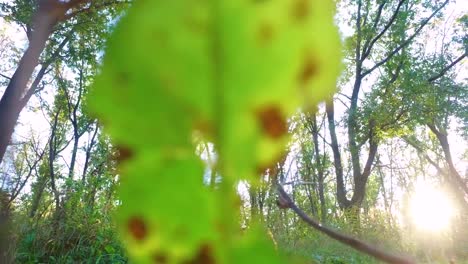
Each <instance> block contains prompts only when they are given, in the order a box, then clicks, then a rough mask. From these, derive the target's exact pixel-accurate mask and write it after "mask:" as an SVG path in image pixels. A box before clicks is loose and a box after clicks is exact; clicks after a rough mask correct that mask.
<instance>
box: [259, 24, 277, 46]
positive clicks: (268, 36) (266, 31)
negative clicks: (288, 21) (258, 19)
mask: <svg viewBox="0 0 468 264" xmlns="http://www.w3.org/2000/svg"><path fill="white" fill-rule="evenodd" d="M274 34H275V31H274V28H273V26H272V25H271V24H268V23H263V24H262V25H261V26H260V28H259V29H258V32H257V36H258V42H259V43H260V45H262V46H265V45H268V44H269V43H271V41H272V40H273V37H274Z"/></svg>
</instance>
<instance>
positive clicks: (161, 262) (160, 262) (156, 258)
mask: <svg viewBox="0 0 468 264" xmlns="http://www.w3.org/2000/svg"><path fill="white" fill-rule="evenodd" d="M168 260H169V258H168V257H167V254H164V253H163V252H156V253H155V254H154V255H153V262H154V263H156V264H165V263H168V262H169V261H168Z"/></svg>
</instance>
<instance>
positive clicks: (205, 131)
mask: <svg viewBox="0 0 468 264" xmlns="http://www.w3.org/2000/svg"><path fill="white" fill-rule="evenodd" d="M194 130H195V131H199V132H200V133H201V134H202V135H204V136H210V135H212V133H213V126H212V125H211V123H210V122H209V121H208V120H206V119H201V118H200V119H198V120H196V121H195V122H194Z"/></svg>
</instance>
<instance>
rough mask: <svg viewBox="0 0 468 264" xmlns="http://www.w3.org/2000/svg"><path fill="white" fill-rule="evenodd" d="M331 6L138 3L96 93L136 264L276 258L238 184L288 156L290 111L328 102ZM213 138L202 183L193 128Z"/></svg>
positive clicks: (333, 43)
mask: <svg viewBox="0 0 468 264" xmlns="http://www.w3.org/2000/svg"><path fill="white" fill-rule="evenodd" d="M339 50H340V48H339V39H338V35H337V31H336V28H335V27H334V25H333V4H332V2H331V1H325V2H320V3H319V2H314V1H307V0H296V1H196V2H194V1H170V2H167V1H136V2H135V3H134V5H133V7H132V8H131V9H130V10H129V11H128V14H127V15H126V16H125V17H124V18H122V20H121V21H120V23H119V25H118V26H117V27H116V29H115V32H114V34H113V36H112V38H111V39H110V41H109V44H108V50H107V53H106V57H105V59H104V67H103V69H102V74H101V75H100V76H99V77H98V78H97V80H96V84H95V91H94V93H93V94H92V96H90V100H91V104H92V107H93V109H94V110H95V111H96V112H97V113H98V114H99V116H100V117H101V119H102V120H103V121H104V123H105V127H106V129H107V131H108V132H109V133H110V134H111V136H112V138H113V140H114V142H115V143H116V144H117V145H119V146H120V153H121V157H122V158H123V157H124V156H128V157H130V160H128V161H126V162H125V163H124V164H123V166H121V177H122V179H121V188H120V198H121V199H122V206H121V208H120V209H119V211H118V214H117V217H116V219H117V221H118V223H119V227H120V231H121V234H122V237H123V238H124V241H125V243H126V245H127V248H128V249H129V253H130V256H131V257H132V259H133V260H135V261H137V262H138V263H149V262H152V261H153V262H154V261H156V262H158V263H179V262H184V261H192V262H196V263H201V262H203V263H205V262H216V263H245V262H254V263H280V262H281V258H279V257H278V256H277V254H276V253H274V250H273V247H272V245H271V242H269V240H268V239H266V238H265V236H261V235H258V234H257V233H258V232H262V231H261V228H260V229H259V228H251V229H249V231H248V232H247V233H246V234H243V235H241V234H240V227H239V225H238V221H237V220H236V219H238V205H236V204H237V198H236V195H235V193H236V189H235V188H234V186H235V184H236V182H237V181H239V180H241V179H247V180H251V181H252V180H253V179H254V175H256V174H257V172H258V171H259V170H261V169H263V168H267V167H270V166H271V165H272V164H275V162H276V160H277V159H279V158H281V155H282V153H283V151H284V148H285V143H286V142H287V140H288V136H287V132H288V125H287V118H288V117H289V116H290V115H292V114H293V113H294V112H295V111H296V110H297V109H298V107H301V106H302V107H306V108H309V107H314V106H315V104H316V103H317V102H319V101H320V100H323V99H325V98H326V97H329V96H330V95H331V93H332V92H333V90H334V87H335V78H336V77H337V75H338V70H339V67H338V65H339V61H340V56H339ZM194 133H197V134H198V135H201V136H202V138H204V139H206V140H209V141H211V142H213V143H214V144H215V147H216V151H217V153H218V154H219V159H218V164H217V169H218V171H219V172H220V174H221V175H222V180H221V183H220V186H219V188H217V189H216V190H210V189H208V187H207V186H205V185H204V184H203V177H204V173H203V166H202V163H201V162H200V160H199V157H198V156H197V155H196V154H195V144H194V143H193V135H194Z"/></svg>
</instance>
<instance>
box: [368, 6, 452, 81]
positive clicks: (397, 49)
mask: <svg viewBox="0 0 468 264" xmlns="http://www.w3.org/2000/svg"><path fill="white" fill-rule="evenodd" d="M448 2H449V0H446V1H445V2H444V3H443V4H442V5H441V6H440V7H439V8H437V9H436V10H435V11H434V12H433V13H432V14H431V15H430V16H429V17H428V18H427V19H426V20H424V22H423V23H422V24H421V25H420V26H419V27H418V29H416V31H415V32H414V33H413V35H411V36H410V37H409V38H407V39H406V40H405V41H403V43H402V44H401V45H400V46H398V47H397V48H396V49H394V50H393V51H392V52H390V53H389V54H388V55H387V57H385V58H384V59H383V60H381V61H379V62H377V63H376V64H375V65H374V66H372V68H370V69H369V70H367V71H365V72H364V73H362V77H364V76H366V75H368V74H369V73H371V72H373V71H374V70H375V69H377V68H378V67H380V66H381V65H382V64H384V63H386V62H387V61H388V60H390V59H391V58H392V57H393V56H394V55H395V54H397V53H398V52H399V51H400V50H401V49H403V48H404V47H406V46H407V45H408V44H410V43H411V41H412V40H413V39H414V38H415V37H416V36H417V35H418V34H419V32H421V30H422V29H423V28H424V27H425V26H426V25H427V24H428V23H429V21H430V20H431V19H432V18H433V17H434V16H435V15H436V14H437V13H439V11H440V10H441V9H442V8H444V7H445V6H446V5H447V4H448Z"/></svg>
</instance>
